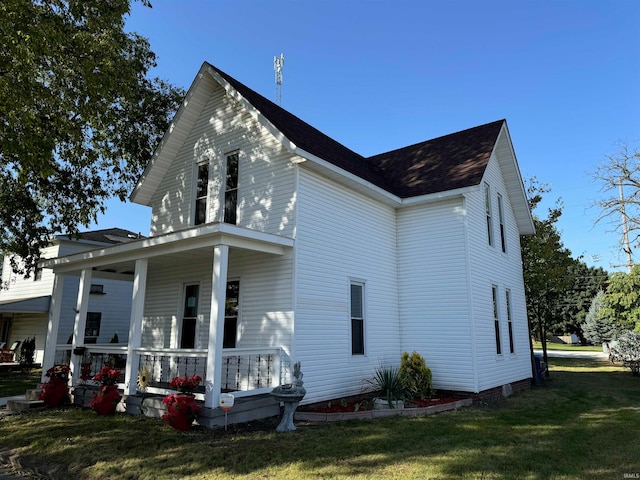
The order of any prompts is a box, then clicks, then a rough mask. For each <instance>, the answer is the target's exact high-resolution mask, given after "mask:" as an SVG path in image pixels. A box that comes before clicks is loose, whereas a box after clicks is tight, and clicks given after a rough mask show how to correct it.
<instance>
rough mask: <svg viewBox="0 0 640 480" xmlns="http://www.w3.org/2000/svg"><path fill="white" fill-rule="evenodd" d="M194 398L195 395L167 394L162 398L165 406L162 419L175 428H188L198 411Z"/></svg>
mask: <svg viewBox="0 0 640 480" xmlns="http://www.w3.org/2000/svg"><path fill="white" fill-rule="evenodd" d="M195 398H196V397H195V395H187V394H171V395H167V396H166V397H165V398H164V400H162V403H164V404H165V405H166V406H167V411H166V412H164V414H163V415H162V419H163V420H164V421H165V422H166V423H168V424H169V425H171V426H172V427H173V428H175V429H176V430H182V431H187V430H190V429H191V424H192V423H193V421H194V420H195V418H196V417H197V415H198V413H199V412H200V407H199V406H198V405H197V404H196V400H195Z"/></svg>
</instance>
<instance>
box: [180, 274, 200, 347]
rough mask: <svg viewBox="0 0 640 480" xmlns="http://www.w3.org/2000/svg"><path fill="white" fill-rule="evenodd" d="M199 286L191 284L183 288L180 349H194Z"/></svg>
mask: <svg viewBox="0 0 640 480" xmlns="http://www.w3.org/2000/svg"><path fill="white" fill-rule="evenodd" d="M199 293H200V285H198V284H197V283H192V284H189V285H185V287H184V305H183V309H182V327H181V329H180V348H195V346H196V331H197V325H198V298H199Z"/></svg>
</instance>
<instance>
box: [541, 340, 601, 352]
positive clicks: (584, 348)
mask: <svg viewBox="0 0 640 480" xmlns="http://www.w3.org/2000/svg"><path fill="white" fill-rule="evenodd" d="M533 348H535V349H537V350H542V344H541V343H540V342H533ZM547 349H548V350H565V351H569V352H600V353H602V345H571V344H568V343H549V342H547Z"/></svg>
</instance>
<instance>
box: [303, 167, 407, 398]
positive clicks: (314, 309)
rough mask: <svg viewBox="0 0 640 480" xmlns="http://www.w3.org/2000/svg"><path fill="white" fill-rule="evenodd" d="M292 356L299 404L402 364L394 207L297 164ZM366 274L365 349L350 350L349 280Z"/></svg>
mask: <svg viewBox="0 0 640 480" xmlns="http://www.w3.org/2000/svg"><path fill="white" fill-rule="evenodd" d="M297 219H298V221H297V236H296V267H295V268H296V272H297V273H296V289H297V290H296V291H297V303H296V328H295V339H296V342H295V351H294V356H295V360H296V361H300V362H302V369H303V371H304V375H305V377H304V380H305V388H306V389H307V396H306V397H305V400H304V401H305V402H307V403H309V402H313V401H314V400H315V401H319V400H323V399H328V398H335V397H336V396H338V397H340V396H348V395H356V394H358V393H361V392H362V388H363V381H364V380H365V379H366V378H370V377H371V376H372V375H373V373H374V370H375V368H376V367H377V366H378V365H379V364H380V363H383V364H385V365H390V364H393V365H398V364H399V362H400V354H401V352H400V327H399V324H398V303H397V295H398V289H397V269H396V265H397V259H396V253H395V252H396V235H395V232H396V228H395V212H394V210H393V209H392V208H389V207H385V206H384V205H380V204H377V203H375V202H372V201H371V200H370V199H368V198H366V197H363V196H361V195H360V194H358V193H355V192H352V191H350V190H348V189H346V188H344V187H343V186H341V185H338V184H335V183H333V182H331V181H329V180H327V179H325V178H322V177H320V176H318V175H317V174H315V173H313V172H310V171H308V170H306V169H305V167H304V164H303V165H302V166H301V167H300V180H299V197H298V213H297ZM364 279H366V305H365V315H366V320H365V321H366V325H365V332H364V335H365V340H364V341H365V353H366V355H352V354H351V333H350V329H351V313H350V284H351V281H355V280H357V281H363V280H364Z"/></svg>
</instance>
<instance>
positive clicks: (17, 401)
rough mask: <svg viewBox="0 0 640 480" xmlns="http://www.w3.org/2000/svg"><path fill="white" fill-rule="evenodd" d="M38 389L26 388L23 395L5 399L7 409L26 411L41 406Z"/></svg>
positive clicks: (15, 411)
mask: <svg viewBox="0 0 640 480" xmlns="http://www.w3.org/2000/svg"><path fill="white" fill-rule="evenodd" d="M40 391H41V390H40V389H39V388H33V389H30V390H27V392H26V393H25V394H24V396H22V395H20V396H18V397H11V398H9V399H7V404H6V407H7V410H8V411H9V412H13V413H19V412H27V411H29V410H34V409H37V408H43V407H44V402H43V401H42V400H40Z"/></svg>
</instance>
